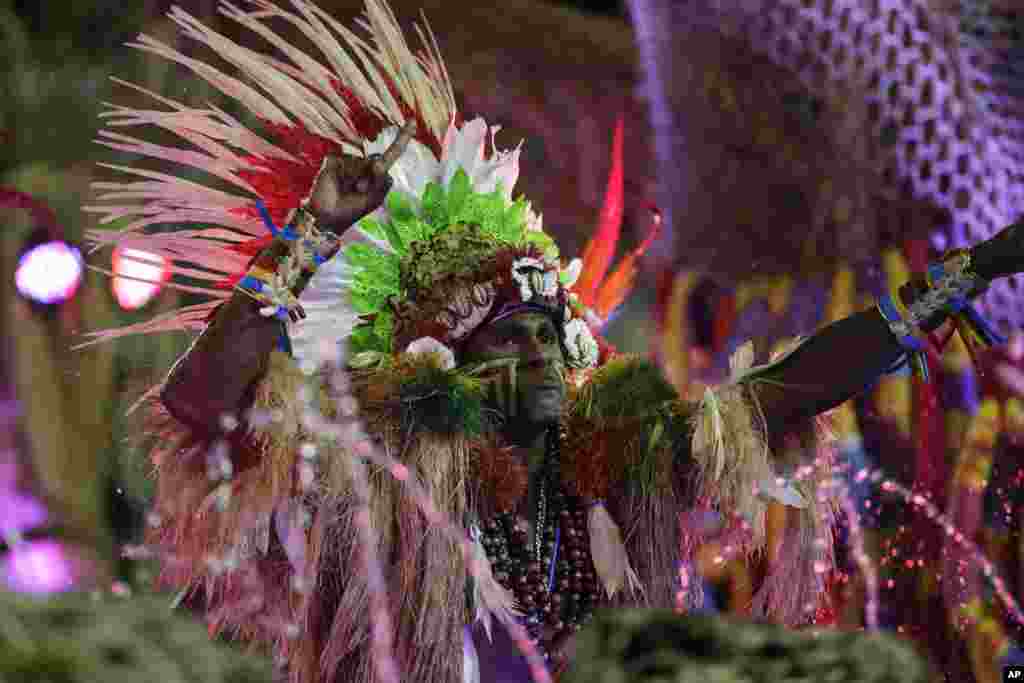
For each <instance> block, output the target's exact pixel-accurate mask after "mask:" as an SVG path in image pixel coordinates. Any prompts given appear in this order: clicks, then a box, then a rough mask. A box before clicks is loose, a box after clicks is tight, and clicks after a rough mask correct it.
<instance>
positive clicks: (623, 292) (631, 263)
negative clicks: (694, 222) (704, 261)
mask: <svg viewBox="0 0 1024 683" xmlns="http://www.w3.org/2000/svg"><path fill="white" fill-rule="evenodd" d="M660 227H661V216H660V215H659V214H655V218H654V225H653V226H652V227H651V230H650V232H648V233H647V237H645V238H644V241H643V242H642V243H641V244H640V246H638V247H637V248H636V249H634V250H633V251H631V252H629V254H627V255H626V258H624V259H622V262H621V263H620V264H619V265H618V267H617V268H616V269H615V270H614V272H612V274H611V275H609V276H608V278H607V279H605V281H604V282H602V283H601V287H600V289H599V290H598V292H597V296H596V297H595V301H594V312H595V313H596V314H597V315H598V317H599V318H601V319H602V320H607V319H608V316H609V315H611V314H612V312H613V311H614V310H615V309H616V308H618V307H619V306H621V305H622V302H623V301H625V300H626V297H627V296H629V293H630V291H631V290H632V289H633V281H634V280H635V279H636V273H637V264H638V262H639V261H640V257H641V256H643V255H644V252H646V251H647V249H648V248H649V247H650V246H651V244H652V243H653V242H654V239H655V238H656V237H657V236H658V230H659V229H660Z"/></svg>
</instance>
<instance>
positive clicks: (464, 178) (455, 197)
mask: <svg viewBox="0 0 1024 683" xmlns="http://www.w3.org/2000/svg"><path fill="white" fill-rule="evenodd" d="M472 193H473V188H472V186H471V185H470V183H469V176H468V175H466V172H465V171H463V170H462V169H461V168H460V169H459V170H457V171H456V172H455V175H454V176H453V177H452V181H451V183H450V184H449V186H448V212H449V213H450V214H451V215H456V216H457V215H458V214H459V211H461V210H462V207H463V206H464V205H465V203H466V200H467V199H468V198H469V196H470V195H471V194H472Z"/></svg>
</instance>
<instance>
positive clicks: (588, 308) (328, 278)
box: [86, 0, 653, 368]
mask: <svg viewBox="0 0 1024 683" xmlns="http://www.w3.org/2000/svg"><path fill="white" fill-rule="evenodd" d="M250 4H251V5H253V7H254V9H253V10H252V11H245V10H242V9H240V8H239V7H236V6H235V5H232V4H228V3H225V4H224V5H222V7H221V9H220V11H221V13H222V14H224V15H225V16H226V17H228V18H230V19H232V20H234V21H236V22H237V23H239V24H241V25H242V26H244V27H246V28H248V29H251V30H252V31H253V32H255V33H257V34H258V35H260V36H262V37H264V38H267V39H269V40H270V41H271V43H272V44H273V45H274V46H275V47H277V48H278V49H279V50H280V52H281V53H282V54H283V56H284V58H285V59H279V58H277V57H272V56H267V55H265V54H263V53H260V52H257V51H255V50H252V49H249V48H246V47H243V46H242V45H241V44H239V43H236V42H234V41H232V40H230V39H228V38H227V37H225V36H223V35H221V34H218V33H216V32H215V31H213V30H212V29H210V28H208V27H206V26H204V25H203V24H201V23H200V22H199V21H197V20H196V19H195V18H194V17H192V16H190V15H189V14H187V13H186V12H184V11H183V10H181V9H177V8H176V9H174V10H172V11H171V13H170V17H171V19H172V20H173V21H174V22H175V23H176V24H178V25H179V26H180V27H181V28H182V29H184V32H185V34H186V35H187V36H189V37H191V38H193V39H195V40H197V41H199V42H201V43H203V44H204V45H206V46H208V47H210V48H211V49H213V50H214V51H215V52H216V53H217V54H218V55H219V56H220V57H222V58H223V59H225V60H226V61H228V62H229V63H231V64H232V65H233V66H234V67H235V68H236V69H237V70H238V72H239V74H240V76H239V78H234V77H231V76H228V75H226V74H224V73H221V72H220V71H217V70H216V69H214V68H213V67H211V66H210V65H208V64H206V63H204V62H202V61H199V60H198V59H195V58H193V57H189V56H186V55H184V54H183V53H181V52H178V51H177V50H175V49H173V48H171V47H170V46H168V45H165V44H163V43H161V42H159V41H157V40H155V39H153V38H150V37H147V36H142V37H141V38H140V39H139V42H138V43H137V44H135V46H136V47H139V48H141V49H143V50H146V51H148V52H152V53H154V54H157V55H160V56H163V57H166V58H168V59H171V60H173V61H175V62H177V63H179V64H181V65H183V66H185V67H187V68H189V69H190V70H192V71H193V72H194V73H196V74H197V75H199V76H201V77H202V78H204V79H206V80H207V81H209V82H210V83H211V84H212V85H214V86H215V87H216V88H217V89H218V90H220V91H221V92H223V93H224V94H226V95H228V96H229V97H231V98H233V99H234V100H235V101H236V102H237V103H238V104H239V105H241V107H242V108H244V109H246V110H247V111H248V114H250V115H254V116H255V117H256V119H258V120H259V122H260V126H259V129H258V130H253V129H250V128H249V127H247V126H245V125H243V124H242V123H241V122H240V121H239V120H238V119H237V118H235V117H234V116H232V115H230V114H229V113H228V112H226V111H225V110H223V109H220V108H218V107H217V106H215V105H208V106H206V107H205V108H194V107H190V106H187V105H185V104H183V103H180V102H175V101H173V100H170V99H167V98H165V97H163V96H160V95H157V94H156V93H152V92H150V91H148V90H145V89H144V88H141V87H139V86H135V85H130V84H125V85H129V87H132V88H135V89H136V90H140V91H142V92H144V93H146V94H148V95H150V96H151V97H153V98H154V99H156V100H157V101H159V102H160V103H162V104H163V105H165V107H166V108H165V109H163V110H144V109H132V108H127V107H121V106H115V107H114V108H113V109H112V110H111V111H109V112H106V113H105V114H104V116H105V117H106V118H107V128H106V129H105V130H103V131H101V133H100V140H99V142H100V143H102V144H104V145H106V146H108V147H111V148H113V149H116V150H121V151H124V152H129V153H134V154H139V155H142V156H146V157H150V158H153V159H157V160H160V161H162V162H170V163H172V164H174V165H175V167H176V168H175V169H174V170H173V171H170V172H158V171H154V170H150V169H147V168H142V167H140V166H124V165H121V166H118V165H112V164H103V165H104V166H107V167H109V168H112V169H114V170H118V171H123V172H125V173H128V174H131V175H134V176H136V178H137V179H138V180H136V181H135V182H123V183H108V182H101V183H96V184H95V187H96V188H97V189H99V190H104V191H106V193H105V194H103V195H101V196H100V197H99V200H100V201H101V202H103V204H102V205H99V206H92V207H86V210H87V211H92V212H98V213H102V214H104V218H103V220H102V222H103V223H111V222H115V221H117V222H118V223H120V224H121V225H120V226H119V228H120V229H119V230H117V231H116V232H112V231H110V230H93V231H90V232H89V233H88V235H87V239H89V240H90V241H91V242H93V243H95V245H96V249H98V248H100V247H102V246H106V245H121V246H123V247H126V248H131V249H138V250H142V251H146V252H150V253H154V254H157V255H160V256H163V257H165V258H166V259H167V260H168V261H170V262H171V263H172V271H173V273H174V274H176V275H179V276H184V277H187V278H190V279H193V280H197V281H199V283H200V286H185V285H182V284H174V285H172V286H176V287H177V288H179V289H183V290H184V291H188V292H192V293H199V294H204V295H207V296H209V297H211V298H212V299H213V300H212V301H208V302H203V303H199V304H195V305H191V306H186V307H183V308H179V309H177V310H174V311H171V312H169V313H165V314H162V315H158V316H155V317H154V318H152V319H151V320H148V321H146V322H143V323H140V324H137V325H132V326H127V327H123V328H118V329H112V330H102V331H98V332H93V333H91V336H93V337H96V338H97V340H104V339H111V338H115V337H119V336H123V335H126V334H133V333H151V332H159V331H167V330H180V329H192V330H195V329H200V328H201V327H203V326H204V325H205V324H206V322H207V321H208V319H209V317H210V315H211V313H212V311H213V309H214V308H215V307H216V306H217V305H218V304H219V303H221V301H222V300H224V299H226V298H227V297H228V296H229V295H230V292H231V289H232V288H233V287H234V286H235V284H236V283H238V281H239V280H240V279H241V278H242V277H243V275H244V273H245V270H246V267H247V264H248V262H249V260H250V258H251V257H252V256H254V255H255V254H256V253H258V252H259V251H260V250H261V249H262V248H264V247H265V246H266V245H268V244H269V243H270V241H271V239H272V238H271V235H270V234H269V231H268V228H267V225H266V223H265V220H264V217H265V218H266V219H267V222H270V223H273V224H277V225H281V224H283V223H284V222H285V220H286V219H287V216H288V214H289V212H290V211H291V210H292V209H293V208H295V207H296V206H298V205H299V203H300V201H301V200H302V199H303V198H304V197H305V196H306V195H307V193H308V192H309V190H310V188H311V187H312V184H313V181H314V179H315V177H316V173H317V171H318V170H319V168H320V165H321V162H322V160H323V159H324V157H325V156H327V155H329V154H341V153H348V154H356V155H360V154H366V155H369V154H374V153H379V152H381V151H383V150H384V149H385V148H386V147H387V146H388V144H390V142H391V141H393V140H394V138H395V136H396V135H397V131H398V128H399V127H400V126H401V125H403V124H404V123H405V122H406V121H407V120H408V119H414V120H415V121H416V122H417V124H418V125H417V131H418V132H417V134H416V136H415V138H414V139H413V140H412V141H411V142H410V144H409V145H408V147H407V148H406V150H405V152H404V153H403V154H402V156H401V157H400V158H399V159H398V161H397V162H396V163H395V164H394V166H392V168H391V170H390V174H391V178H392V180H393V183H394V185H393V188H392V191H391V193H390V194H389V195H388V198H387V201H386V203H385V205H384V206H382V207H380V208H379V209H378V210H377V211H376V212H374V213H373V214H371V215H370V216H368V217H366V218H364V219H363V220H361V221H360V222H359V223H358V224H357V225H356V226H355V227H354V228H352V229H351V230H349V232H348V233H346V235H345V241H346V242H347V244H346V245H345V246H344V247H343V249H342V251H341V253H340V254H339V255H338V256H337V257H335V258H333V259H331V260H330V261H328V262H327V263H325V264H324V265H322V266H321V267H320V269H319V270H318V271H317V273H316V274H315V276H314V277H313V279H312V280H311V281H310V283H309V285H308V287H307V288H306V290H305V291H304V292H303V294H302V296H301V298H300V302H301V304H302V306H303V308H304V309H305V311H306V313H307V318H306V319H305V320H304V321H302V322H301V323H299V324H297V325H295V326H294V327H293V328H292V329H291V330H290V333H291V336H292V343H293V352H294V355H295V356H296V357H297V359H298V360H299V361H300V362H306V361H311V360H312V359H313V357H314V354H313V348H314V346H315V345H316V344H318V343H321V342H323V341H325V340H327V341H331V342H332V343H333V342H336V341H340V340H343V339H349V340H350V342H351V347H352V350H353V351H355V352H357V353H359V352H367V351H370V352H377V353H385V354H390V353H398V352H403V351H407V350H412V351H415V350H417V349H424V348H428V347H429V348H432V349H434V350H437V349H438V348H439V347H440V346H443V347H444V348H445V349H448V350H450V349H452V347H453V346H455V345H457V344H458V343H459V342H460V341H462V340H464V339H465V338H466V336H467V335H468V334H469V333H470V332H471V331H472V330H474V329H476V328H477V327H478V326H480V325H481V324H485V323H486V322H488V321H490V320H492V319H493V318H494V317H495V316H497V315H500V314H503V313H507V312H509V311H510V310H516V307H518V306H523V305H526V306H532V307H540V308H541V309H542V310H545V311H547V312H549V313H550V314H551V315H552V316H553V317H554V318H555V319H556V321H557V322H558V323H559V324H560V325H561V327H562V330H563V332H564V341H565V347H566V351H567V353H568V355H569V359H568V360H569V361H570V365H572V366H575V367H576V368H589V367H593V366H594V365H596V364H597V361H598V355H599V354H598V349H599V346H598V343H597V341H596V340H595V339H594V334H593V333H594V332H596V331H597V329H598V328H599V327H600V325H601V324H603V318H605V317H606V316H607V315H608V314H609V313H610V312H611V311H612V310H613V309H614V308H615V307H616V306H618V305H619V304H620V303H621V302H622V300H623V299H624V298H625V296H626V293H627V292H628V291H629V289H630V287H631V283H632V279H633V275H634V273H635V267H636V260H637V258H638V257H639V255H640V253H641V252H642V250H643V249H644V248H646V246H647V244H648V243H649V242H650V239H648V240H647V241H645V243H644V244H643V245H642V246H641V248H640V249H637V250H636V251H634V252H633V253H632V254H630V255H629V256H628V257H627V258H626V259H625V260H624V261H623V263H622V264H621V265H620V267H619V268H618V269H617V270H616V271H615V272H614V273H613V274H612V275H611V276H610V277H609V278H608V279H607V281H606V282H605V284H604V285H603V286H599V283H600V282H601V281H602V280H603V279H604V274H605V273H606V271H607V269H608V266H609V264H610V262H611V259H612V257H613V255H614V251H615V246H616V243H617V241H618V232H619V225H620V223H621V217H622V210H621V200H622V163H621V154H622V126H621V123H620V125H619V128H618V129H617V131H616V140H615V149H616V152H617V154H616V159H615V164H614V168H613V170H612V177H611V180H610V182H609V192H608V195H607V197H606V204H605V209H604V211H603V213H602V218H601V226H600V227H599V230H598V232H597V233H596V234H595V236H594V239H593V240H592V241H591V243H590V245H588V247H587V251H586V253H585V258H584V259H583V260H582V261H580V260H579V259H577V260H575V261H572V262H571V263H564V262H563V261H562V260H561V259H560V256H559V253H558V249H557V246H556V245H555V243H554V240H553V239H552V238H551V237H550V236H549V235H548V234H547V233H545V232H544V230H543V227H542V219H541V217H540V216H539V215H537V214H535V213H534V211H533V210H532V208H531V207H530V205H529V203H528V202H526V201H525V200H523V199H522V198H518V199H514V198H513V196H512V189H513V187H514V185H515V183H516V180H517V178H518V175H519V153H520V150H519V148H516V149H513V150H498V149H497V148H495V147H494V142H493V136H494V134H495V133H496V132H497V130H498V127H496V126H488V125H487V124H486V123H485V122H484V121H483V120H482V119H475V120H473V121H469V122H466V123H463V122H462V121H461V118H460V116H459V114H458V113H457V112H456V110H455V101H454V95H453V92H452V87H451V83H450V82H449V80H448V75H447V72H446V69H445V67H444V64H443V62H442V61H441V58H440V56H439V54H438V51H437V47H436V42H435V41H434V39H433V35H432V34H431V33H430V32H429V31H426V32H424V31H423V30H420V29H419V28H418V27H417V31H418V32H419V35H420V38H421V40H422V42H423V46H424V50H423V51H422V52H421V53H419V54H414V53H413V52H412V51H411V50H410V49H409V47H408V46H407V45H406V43H405V41H404V39H403V37H402V33H401V30H400V28H399V25H398V22H397V20H396V18H395V16H394V15H393V14H392V12H391V10H390V8H389V7H388V6H387V5H386V4H385V3H384V2H383V1H382V0H367V4H366V14H365V17H364V18H363V19H362V21H361V22H360V25H361V26H362V27H363V28H364V29H366V30H367V31H368V32H369V33H370V37H371V40H370V41H366V40H364V39H363V38H361V37H359V36H356V35H355V34H353V33H352V32H350V31H349V30H348V29H347V28H346V27H344V26H343V25H341V24H340V23H338V22H337V21H336V20H334V19H333V18H332V17H330V16H329V15H328V14H327V13H326V12H324V11H323V10H322V9H320V8H318V7H316V6H315V5H313V4H312V3H310V2H308V0H291V2H290V4H291V6H292V7H291V8H287V9H286V8H282V7H280V6H278V5H277V4H275V3H273V2H270V1H268V0H253V1H252V2H251V3H250ZM277 20H284V21H285V22H287V23H289V24H291V25H293V26H294V27H296V28H298V29H299V30H300V31H301V32H302V33H303V34H304V35H305V36H306V37H307V38H308V39H309V40H310V41H311V43H312V45H313V46H314V47H315V48H316V49H317V51H318V52H319V55H317V56H316V57H314V56H312V55H310V54H307V53H305V52H303V51H301V50H299V49H297V48H295V47H293V46H291V45H289V44H288V43H286V42H284V41H282V40H277V39H276V37H275V34H274V33H273V32H272V30H271V29H270V27H269V26H268V22H270V21H277ZM145 124H148V125H152V126H155V127H157V128H161V129H163V130H164V131H167V132H170V133H172V134H174V135H176V136H177V137H178V138H180V139H181V140H182V142H183V143H185V144H186V145H187V148H186V147H185V146H183V147H174V146H164V145H159V144H155V143H150V142H145V141H143V140H141V139H138V138H133V137H130V136H128V135H124V134H122V133H120V132H118V131H117V129H118V128H123V127H127V126H136V125H145ZM489 137H490V138H491V140H490V149H488V144H487V143H488V138H489ZM195 169H198V170H200V171H203V172H205V173H206V174H208V176H210V177H213V178H216V179H218V180H219V181H221V184H220V187H214V186H213V185H212V184H206V183H205V182H201V181H199V180H195V179H192V177H185V174H184V172H187V171H191V170H195ZM224 183H226V184H227V186H228V189H221V187H223V186H224ZM156 226H164V229H163V230H161V231H156V230H155V229H154V228H156ZM167 227H170V228H171V229H170V230H167V229H166V228H167ZM652 237H653V234H652ZM93 251H95V249H94V250H93ZM90 343H91V342H90Z"/></svg>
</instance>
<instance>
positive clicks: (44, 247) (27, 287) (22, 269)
mask: <svg viewBox="0 0 1024 683" xmlns="http://www.w3.org/2000/svg"><path fill="white" fill-rule="evenodd" d="M81 282H82V255H81V254H80V253H79V252H78V250H77V249H75V248H73V247H70V246H68V245H67V244H65V243H64V242H47V243H45V244H40V245H39V246H37V247H33V248H32V249H30V250H29V251H28V252H27V253H26V254H25V255H24V256H22V257H21V261H20V263H19V264H18V271H17V272H16V273H15V275H14V284H15V286H16V287H17V288H18V292H19V293H20V294H21V295H22V296H24V297H27V298H29V299H31V300H33V301H36V302H38V303H41V304H54V303H60V302H61V301H67V300H68V299H69V298H71V297H72V296H74V294H75V291H77V290H78V285H79V284H80V283H81Z"/></svg>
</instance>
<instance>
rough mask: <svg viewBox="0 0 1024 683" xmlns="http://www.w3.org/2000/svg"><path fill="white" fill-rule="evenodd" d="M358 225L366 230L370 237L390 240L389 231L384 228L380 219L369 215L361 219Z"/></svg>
mask: <svg viewBox="0 0 1024 683" xmlns="http://www.w3.org/2000/svg"><path fill="white" fill-rule="evenodd" d="M356 225H357V226H358V227H359V229H360V230H362V231H363V232H365V233H366V234H367V235H369V236H370V237H373V238H375V239H378V240H382V241H385V242H387V241H390V240H389V239H388V231H387V230H386V229H385V228H384V226H383V225H381V222H380V221H377V220H374V219H372V218H370V217H369V216H367V217H366V218H364V219H362V220H361V221H359V223H357V224H356Z"/></svg>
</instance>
